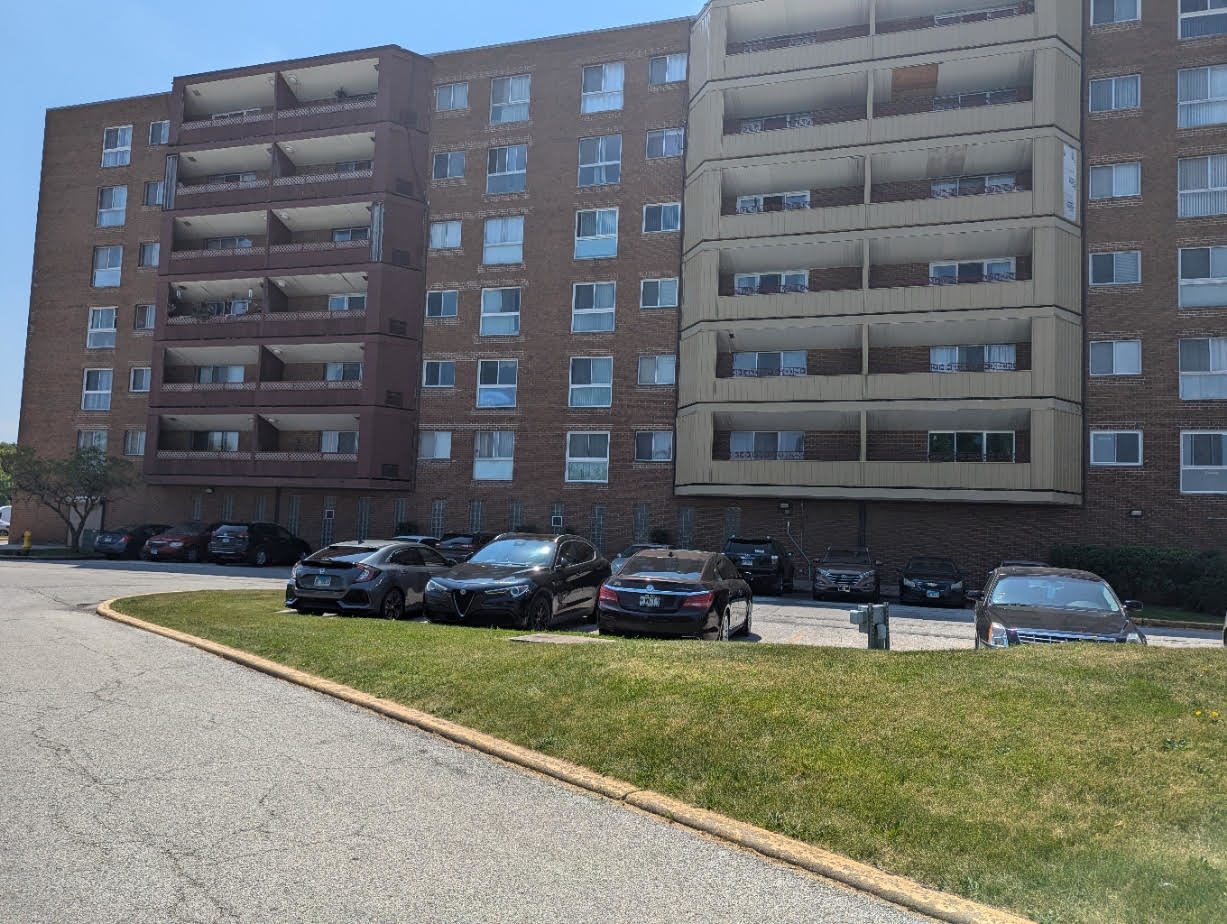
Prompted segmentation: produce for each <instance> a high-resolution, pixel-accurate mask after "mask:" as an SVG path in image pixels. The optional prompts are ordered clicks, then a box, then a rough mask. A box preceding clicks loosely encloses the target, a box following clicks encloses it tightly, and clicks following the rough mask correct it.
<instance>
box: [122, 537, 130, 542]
mask: <svg viewBox="0 0 1227 924" xmlns="http://www.w3.org/2000/svg"><path fill="white" fill-rule="evenodd" d="M123 541H124V542H131V541H132V537H131V536H124V538H123Z"/></svg>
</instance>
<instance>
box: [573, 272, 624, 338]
mask: <svg viewBox="0 0 1227 924" xmlns="http://www.w3.org/2000/svg"><path fill="white" fill-rule="evenodd" d="M616 291H617V283H613V282H582V283H578V284H576V285H575V286H574V287H573V288H572V290H571V332H572V333H574V334H582V333H589V332H591V331H608V330H613V329H614V302H615V300H616Z"/></svg>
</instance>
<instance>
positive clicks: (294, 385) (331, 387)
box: [260, 379, 362, 391]
mask: <svg viewBox="0 0 1227 924" xmlns="http://www.w3.org/2000/svg"><path fill="white" fill-rule="evenodd" d="M361 387H362V381H361V379H345V380H344V381H339V382H337V381H327V380H320V379H316V380H312V381H306V382H302V381H298V382H261V383H260V390H261V391H315V390H317V389H320V388H323V389H327V390H328V391H347V390H350V389H359V388H361Z"/></svg>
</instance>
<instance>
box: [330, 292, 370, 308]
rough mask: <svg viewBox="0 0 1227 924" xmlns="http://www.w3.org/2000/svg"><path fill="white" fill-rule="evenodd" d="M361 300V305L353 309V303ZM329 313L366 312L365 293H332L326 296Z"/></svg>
mask: <svg viewBox="0 0 1227 924" xmlns="http://www.w3.org/2000/svg"><path fill="white" fill-rule="evenodd" d="M357 299H361V300H362V304H361V305H359V306H357V307H354V301H355V300H357ZM328 310H329V311H365V310H366V293H365V292H334V293H333V294H332V295H329V296H328Z"/></svg>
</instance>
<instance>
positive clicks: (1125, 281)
mask: <svg viewBox="0 0 1227 924" xmlns="http://www.w3.org/2000/svg"><path fill="white" fill-rule="evenodd" d="M1141 281H1142V252H1141V251H1139V250H1119V251H1116V252H1115V253H1093V254H1091V285H1093V286H1130V285H1137V284H1138V283H1140V282H1141Z"/></svg>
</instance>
